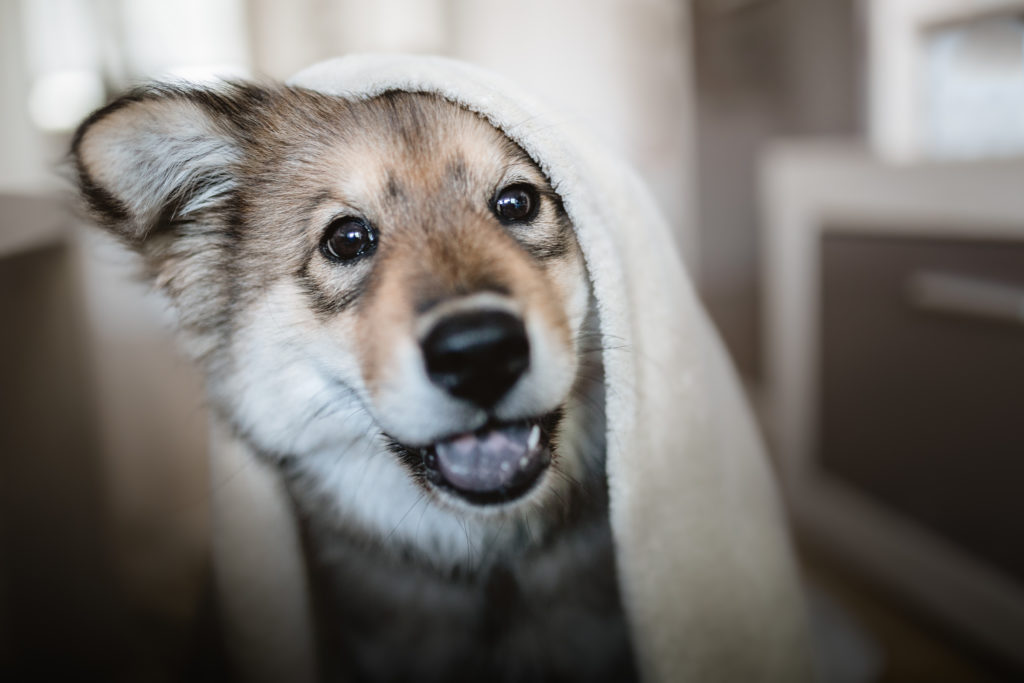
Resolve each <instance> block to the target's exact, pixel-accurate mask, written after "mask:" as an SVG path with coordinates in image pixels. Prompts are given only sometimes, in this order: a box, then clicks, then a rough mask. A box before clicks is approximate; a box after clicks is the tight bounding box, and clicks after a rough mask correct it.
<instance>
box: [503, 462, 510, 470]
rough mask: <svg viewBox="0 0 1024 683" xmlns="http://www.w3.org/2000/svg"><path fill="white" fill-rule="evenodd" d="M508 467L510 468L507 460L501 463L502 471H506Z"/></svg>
mask: <svg viewBox="0 0 1024 683" xmlns="http://www.w3.org/2000/svg"><path fill="white" fill-rule="evenodd" d="M509 469H511V468H510V467H509V464H508V463H507V462H503V463H501V471H502V472H508V471H509Z"/></svg>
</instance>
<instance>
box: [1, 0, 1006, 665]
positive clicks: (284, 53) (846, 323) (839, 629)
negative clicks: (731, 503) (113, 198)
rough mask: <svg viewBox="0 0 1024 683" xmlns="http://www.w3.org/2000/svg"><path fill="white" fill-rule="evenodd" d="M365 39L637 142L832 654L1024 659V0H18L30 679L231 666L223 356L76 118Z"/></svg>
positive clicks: (5, 565)
mask: <svg viewBox="0 0 1024 683" xmlns="http://www.w3.org/2000/svg"><path fill="white" fill-rule="evenodd" d="M365 51H403V52H423V53H437V54H444V55H449V56H454V57H458V58H462V59H466V60H469V61H473V62H476V63H478V64H481V65H483V66H486V67H488V68H491V69H493V70H495V71H498V72H500V73H502V74H504V75H505V76H506V77H509V78H511V79H513V80H515V81H519V82H520V83H521V84H522V85H524V86H525V87H527V88H529V89H531V90H533V91H535V92H536V93H537V94H538V95H540V96H541V97H543V98H544V99H547V100H548V101H549V102H550V103H551V104H552V105H553V106H554V107H555V108H557V109H559V110H560V111H561V112H563V114H564V115H565V116H566V117H569V118H570V119H572V120H574V121H577V122H578V123H579V124H580V125H582V126H586V127H588V128H590V129H591V130H593V131H594V132H595V133H596V134H597V135H598V136H599V139H601V140H602V141H604V142H605V143H606V144H608V145H609V146H611V147H612V148H614V149H615V150H616V151H617V152H619V153H620V154H621V155H622V156H624V157H625V158H627V159H629V160H630V161H631V163H632V164H634V165H635V166H636V167H637V168H638V169H639V170H640V172H641V174H642V175H643V176H644V177H645V179H646V180H647V182H648V183H649V185H650V186H651V187H652V189H653V190H654V192H655V195H656V196H657V198H658V200H659V202H660V204H661V206H662V209H663V210H664V212H665V214H666V215H667V216H668V217H669V219H670V220H671V223H672V225H673V227H674V229H675V237H676V245H675V246H676V247H677V248H678V249H679V250H680V252H681V254H682V255H683V257H684V259H685V260H686V262H687V264H688V266H689V268H690V270H691V273H692V275H693V277H694V279H695V281H696V283H697V286H698V289H699V291H700V293H701V296H702V298H703V299H704V301H705V303H706V304H707V306H708V309H709V311H710V312H711V315H712V317H713V319H714V321H715V323H716V324H717V325H718V327H719V330H720V331H721V333H722V335H723V337H724V339H725V341H726V343H727V346H728V347H729V350H730V351H731V353H732V355H733V358H734V360H735V361H736V364H737V366H738V368H739V369H740V371H741V374H742V376H743V378H744V381H745V384H746V386H747V387H748V390H749V392H750V396H751V399H752V401H753V403H754V405H755V406H756V408H757V411H758V414H759V416H760V417H761V419H762V423H763V426H764V429H765V432H766V434H767V436H768V438H769V442H770V444H771V447H772V452H773V456H774V459H775V465H776V466H777V469H778V471H779V475H780V479H781V482H782V485H783V489H784V493H785V497H786V503H787V506H788V508H789V510H790V513H791V515H792V518H793V522H794V526H795V529H796V534H797V541H798V545H799V548H800V552H801V557H802V560H803V563H804V571H805V575H806V578H807V582H808V585H809V590H810V591H811V596H812V607H813V614H814V621H813V623H814V629H815V635H816V638H817V642H818V644H819V648H818V650H819V653H820V654H821V660H822V661H821V670H822V672H823V675H824V677H825V679H826V680H831V681H851V682H853V681H1004V680H1006V681H1009V680H1022V679H1024V502H1022V494H1024V427H1022V425H1024V158H1022V157H1024V0H691V1H689V2H687V1H686V0H630V1H626V0H619V1H615V0H547V1H542V0H525V1H523V2H518V3H509V2H498V1H496V0H378V1H376V2H368V1H366V0H293V1H291V2H288V3H282V2H273V1H271V0H179V1H178V2H175V3H168V2H161V1H160V0H0V55H2V58H0V79H2V87H3V93H4V94H3V97H2V98H0V150H2V153H0V320H2V321H3V322H2V325H0V328H2V331H0V411H2V412H0V677H3V678H8V676H7V675H5V674H6V673H10V674H16V676H12V677H11V678H10V679H11V680H30V679H35V678H39V679H42V678H44V677H46V676H48V675H53V674H58V675H68V674H71V673H72V672H74V673H75V675H76V678H78V679H79V680H80V679H82V678H83V677H84V678H89V677H90V675H91V676H92V677H95V678H100V679H104V680H132V681H134V680H154V681H163V680H193V679H195V678H197V677H198V676H199V673H200V671H207V672H208V668H206V667H204V665H203V661H201V660H202V656H201V655H199V654H197V653H198V652H199V651H200V650H201V648H199V647H198V644H199V643H201V642H202V641H203V640H204V635H203V629H204V628H206V627H207V626H208V621H209V620H208V619H207V618H206V617H205V616H204V605H207V604H208V600H207V599H206V594H205V591H206V582H205V577H206V573H207V570H208V544H209V534H210V520H209V504H208V496H209V490H210V487H211V486H212V487H216V486H217V482H216V481H212V482H211V480H210V473H209V469H208V465H207V462H206V441H207V434H206V422H205V417H204V406H203V399H202V393H201V387H200V382H199V380H198V378H197V376H196V375H195V373H194V371H193V370H192V369H191V368H190V367H189V366H188V364H187V363H185V362H184V361H182V360H181V359H180V358H179V356H178V355H177V354H176V353H175V350H174V345H173V342H172V341H171V340H170V336H169V334H168V328H169V326H170V322H171V321H170V320H169V316H168V314H167V311H166V309H165V307H164V306H163V303H162V302H161V301H160V299H159V298H158V297H156V296H154V295H152V294H151V293H149V292H148V291H147V289H146V288H145V287H144V286H143V285H141V284H139V283H138V282H137V281H136V280H135V279H134V276H133V270H132V265H131V260H130V259H129V258H127V256H126V255H125V254H124V253H123V252H122V251H121V250H119V249H118V248H117V247H116V246H114V245H113V244H111V243H110V242H109V241H108V240H107V239H106V238H104V237H103V236H102V235H99V234H98V231H90V230H87V229H84V228H83V226H82V225H81V224H80V221H79V220H77V219H75V218H74V217H73V216H74V214H73V212H72V211H70V209H69V207H70V205H71V199H70V195H69V187H70V184H69V182H68V181H67V179H66V178H67V174H66V171H65V170H62V166H61V164H62V163H63V160H64V154H65V153H66V150H67V146H68V144H69V140H70V135H71V133H72V132H73V130H74V128H75V126H76V125H77V124H78V123H79V122H80V121H81V120H82V119H83V118H84V117H85V116H86V115H87V114H88V113H89V112H90V111H91V110H93V109H94V108H96V107H98V106H100V105H102V104H103V103H104V102H106V101H108V100H109V99H110V98H111V97H112V96H114V95H116V94H117V93H118V92H119V91H121V90H123V89H124V88H126V87H129V86H131V85H133V84H136V83H139V82H142V81H145V80H149V79H153V78H185V79H190V80H197V81H208V80H216V79H218V78H223V77H257V78H274V79H282V78H287V77H288V76H289V75H291V74H292V73H294V72H295V71H296V70H298V69H299V68H301V67H303V66H305V65H308V64H310V63H313V62H315V61H318V60H320V59H324V58H327V57H332V56H336V55H341V54H345V53H351V52H365ZM666 296H671V293H670V292H666Z"/></svg>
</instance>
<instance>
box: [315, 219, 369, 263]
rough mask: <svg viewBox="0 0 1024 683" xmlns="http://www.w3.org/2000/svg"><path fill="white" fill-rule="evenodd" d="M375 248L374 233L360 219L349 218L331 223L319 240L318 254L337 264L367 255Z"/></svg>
mask: <svg viewBox="0 0 1024 683" xmlns="http://www.w3.org/2000/svg"><path fill="white" fill-rule="evenodd" d="M376 246H377V233H376V231H375V230H374V229H373V228H371V227H370V226H369V225H367V224H366V222H365V221H363V220H362V219H359V218H352V217H350V216H346V217H344V218H336V219H334V220H333V221H331V224H330V225H328V226H327V230H325V231H324V236H323V238H322V239H321V240H320V252H321V253H322V254H323V255H324V256H326V257H327V258H328V259H330V260H331V261H335V262H338V263H344V262H346V261H352V260H354V259H356V258H359V257H360V256H364V255H366V254H369V253H370V252H371V251H373V250H374V248H375V247H376Z"/></svg>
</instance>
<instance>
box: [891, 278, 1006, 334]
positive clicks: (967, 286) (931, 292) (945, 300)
mask: <svg viewBox="0 0 1024 683" xmlns="http://www.w3.org/2000/svg"><path fill="white" fill-rule="evenodd" d="M906 295H907V300H908V302H909V303H910V305H912V306H914V307H916V308H920V309H922V310H925V311H929V312H933V313H946V314H951V315H963V316H969V317H972V318H988V319H989V320H999V321H1002V322H1007V323H1016V324H1018V325H1024V287H1021V286H1016V285H1010V284H1006V283H1004V282H994V281H992V280H984V279H981V278H976V277H970V276H967V275H956V274H954V273H943V272H940V271H930V270H921V271H917V272H915V273H912V274H911V275H910V276H909V277H908V278H907V284H906Z"/></svg>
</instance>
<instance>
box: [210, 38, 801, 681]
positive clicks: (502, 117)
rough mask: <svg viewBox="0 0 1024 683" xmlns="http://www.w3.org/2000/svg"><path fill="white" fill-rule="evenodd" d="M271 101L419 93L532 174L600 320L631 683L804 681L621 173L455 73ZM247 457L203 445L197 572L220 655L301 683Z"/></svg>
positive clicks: (704, 383) (302, 629)
mask: <svg viewBox="0 0 1024 683" xmlns="http://www.w3.org/2000/svg"><path fill="white" fill-rule="evenodd" d="M289 83H290V85H294V86H301V87H304V88H309V89H312V90H316V91H319V92H322V93H326V94H331V95H339V96H343V97H346V98H369V97H373V96H375V95H379V94H381V93H384V92H387V91H394V90H402V91H409V92H426V93H436V94H438V95H440V96H442V97H444V98H447V99H449V100H451V101H453V102H456V103H458V104H460V105H462V106H464V107H466V108H467V109H470V110H472V111H474V112H477V113H478V114H480V115H481V116H483V117H485V118H486V119H488V120H489V121H490V122H491V123H492V124H493V125H495V126H496V127H497V128H499V129H500V130H502V131H503V132H504V133H505V134H506V135H508V136H509V138H511V139H512V140H514V141H515V142H517V143H518V144H519V145H520V146H521V147H522V148H523V149H524V150H525V151H526V152H527V153H528V154H529V155H530V156H531V157H532V158H533V159H534V160H535V161H536V162H537V164H538V165H539V166H540V168H541V169H542V170H543V171H544V173H545V174H546V175H547V176H548V178H549V180H550V181H551V184H552V186H553V187H554V189H555V190H556V191H557V192H558V194H559V195H560V196H561V198H562V200H563V202H564V206H565V210H566V212H567V213H568V215H569V217H570V219H571V220H572V223H573V225H574V226H575V230H576V236H577V239H578V241H579V244H580V247H581V249H582V251H583V254H584V258H585V260H586V265H587V269H588V273H589V277H590V279H591V282H592V287H593V293H594V297H595V299H596V303H597V308H598V312H599V317H600V329H601V334H602V337H603V341H604V348H605V349H606V350H605V351H604V352H603V356H604V364H605V382H606V411H607V444H608V452H607V468H608V484H609V492H610V519H611V527H612V533H613V537H614V542H615V547H616V562H617V565H618V575H619V581H620V584H621V594H622V599H623V602H624V606H625V610H626V614H627V619H628V622H629V625H630V628H631V632H632V638H633V644H634V649H635V650H636V653H637V658H638V661H639V666H640V670H641V673H642V675H643V677H644V679H645V680H655V681H695V682H700V683H708V682H714V681H738V682H743V683H749V682H752V681H780V682H783V681H784V682H787V683H789V682H793V681H800V680H805V679H807V678H808V675H809V672H808V661H807V652H806V649H805V645H804V636H805V633H804V623H803V618H804V614H803V603H802V597H801V593H800V590H799V584H798V579H797V573H796V569H795V563H794V560H793V556H792V550H791V547H790V542H789V538H788V535H787V531H786V528H785V524H784V516H783V513H782V510H781V507H780V505H779V502H778V500H777V497H776V491H775V488H774V484H773V481H772V477H771V472H770V468H769V465H768V461H767V458H766V457H765V453H764V449H763V447H762V444H761V440H760V437H759V435H758V433H757V430H756V428H755V427H754V423H753V420H752V418H751V415H750V412H749V410H748V408H747V406H746V404H745V402H744V398H743V396H742V393H741V391H740V389H739V383H738V382H737V379H736V377H735V375H734V373H733V370H732V368H731V366H730V364H729V361H728V359H727V357H726V355H725V352H724V349H723V346H722V343H721V342H720V340H719V339H718V337H717V336H716V334H715V332H714V330H713V328H712V326H711V324H710V323H709V320H708V318H707V316H706V315H705V313H704V311H703V310H702V308H701V307H700V305H699V303H698V301H697V299H696V296H695V294H694V290H693V286H692V284H691V283H690V281H689V279H688V277H687V275H686V273H685V271H684V267H683V265H682V262H681V260H680V258H679V256H678V254H677V252H676V249H675V247H674V243H673V238H672V235H671V233H670V231H669V229H668V227H667V226H666V224H665V221H664V219H663V218H662V217H661V215H660V214H659V212H658V210H657V208H656V206H655V204H654V201H653V199H652V197H651V196H650V194H649V193H648V191H647V189H646V188H645V187H644V186H643V184H642V183H641V182H640V180H639V179H638V177H637V176H636V175H635V173H634V172H633V171H631V170H630V169H629V168H628V167H627V166H626V165H624V164H623V163H622V162H621V161H620V160H618V159H616V158H615V157H614V156H613V155H611V154H610V153H609V151H608V150H607V149H606V148H605V147H604V146H602V145H601V144H600V143H599V142H597V141H596V140H594V139H591V138H588V137H586V135H585V134H584V133H583V132H582V131H579V130H577V129H576V128H574V127H573V126H571V125H570V124H569V123H568V122H567V121H566V120H565V119H564V118H559V117H558V116H553V115H551V114H550V113H548V112H547V111H546V110H545V109H544V108H543V107H542V106H541V105H540V104H539V103H538V102H536V101H534V100H533V99H532V98H531V97H529V96H527V95H525V94H523V93H521V92H519V90H518V88H516V87H514V86H513V85H511V84H509V83H507V82H505V81H504V80H503V79H501V78H499V77H498V76H495V75H494V74H491V73H489V72H487V71H484V70H482V69H479V68H477V67H474V66H471V65H468V64H464V63H460V62H456V61H453V60H449V59H444V58H437V57H422V56H416V57H413V56H402V55H364V56H352V57H345V58H340V59H334V60H330V61H327V62H323V63H320V64H317V65H315V66H312V67H309V68H307V69H305V70H304V71H302V72H300V73H299V74H298V75H297V76H295V77H294V78H293V79H291V81H290V82H289ZM251 457H252V456H251V455H250V454H248V452H247V451H246V449H245V447H244V446H243V445H242V444H240V443H239V442H237V441H234V440H233V439H232V438H231V437H230V436H228V435H227V434H226V433H224V431H223V430H217V429H215V433H214V440H213V458H214V468H215V476H216V472H217V471H218V470H220V471H222V472H223V473H224V475H225V478H226V479H228V483H227V484H224V485H218V486H217V488H216V491H215V494H214V515H215V517H214V519H215V530H214V533H215V538H214V556H215V566H216V574H217V577H218V588H219V590H220V591H221V594H222V603H223V605H222V609H223V610H224V611H225V613H226V615H227V617H228V620H229V622H230V624H231V626H230V629H229V634H228V636H229V647H231V648H232V649H233V651H235V652H239V651H241V650H243V649H244V651H245V655H244V656H243V658H246V659H249V660H250V662H253V661H256V660H260V659H262V660H265V661H259V662H258V664H251V663H250V665H248V666H246V667H244V668H246V669H250V671H252V672H254V673H255V674H256V675H258V676H259V677H265V678H267V679H268V680H272V679H275V678H277V677H279V676H284V677H285V678H288V679H289V680H299V679H301V678H302V677H303V675H305V673H308V672H311V671H312V668H311V667H312V662H311V659H310V658H311V657H312V654H311V643H309V642H306V641H308V640H309V639H310V630H309V629H310V627H309V625H308V623H307V618H308V596H306V595H304V594H303V588H302V586H303V582H304V575H303V571H302V568H301V565H300V564H299V563H300V560H299V559H297V558H298V557H299V551H298V543H297V541H296V538H295V531H294V529H293V528H292V526H291V524H290V521H289V506H288V504H287V501H286V500H285V494H284V493H283V487H282V486H281V484H280V482H277V481H276V480H275V473H274V472H273V471H271V470H269V469H267V468H265V467H264V466H262V465H257V464H256V463H253V462H250V459H251ZM239 466H241V467H242V470H243V471H242V472H241V474H240V473H239V469H238V468H239ZM254 655H255V656H254ZM304 672H305V673H304ZM279 680H283V678H279Z"/></svg>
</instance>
